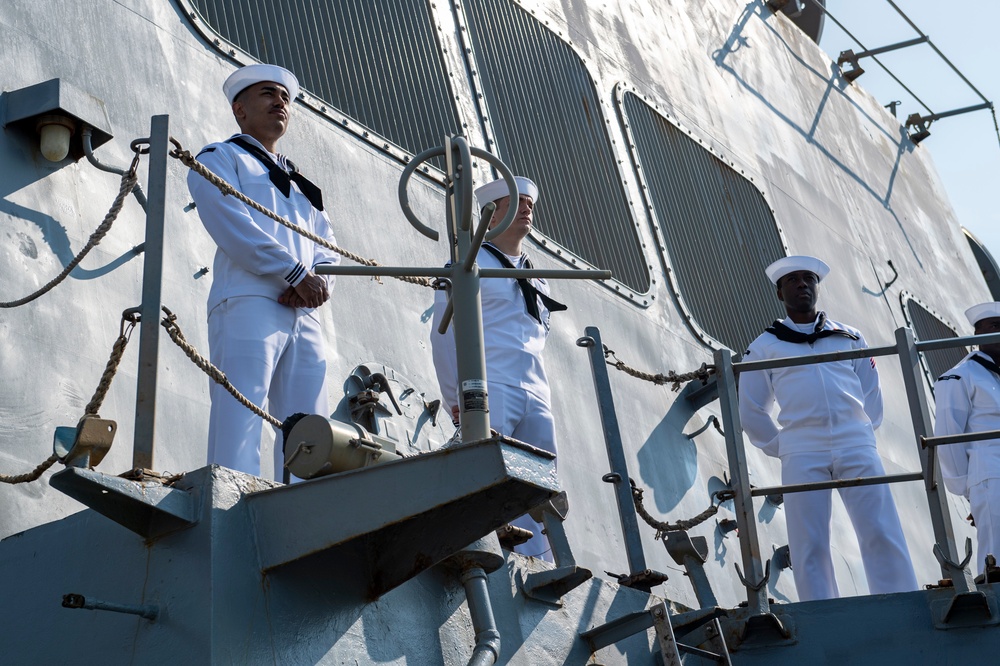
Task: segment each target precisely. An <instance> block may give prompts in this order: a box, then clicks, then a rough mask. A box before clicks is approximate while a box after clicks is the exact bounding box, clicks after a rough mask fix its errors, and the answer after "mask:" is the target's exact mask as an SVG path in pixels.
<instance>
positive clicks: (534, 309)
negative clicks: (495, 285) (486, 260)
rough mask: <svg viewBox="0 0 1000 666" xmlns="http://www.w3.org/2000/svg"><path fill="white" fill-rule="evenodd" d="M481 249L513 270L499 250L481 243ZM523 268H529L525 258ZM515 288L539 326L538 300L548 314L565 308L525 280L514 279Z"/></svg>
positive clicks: (528, 262)
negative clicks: (540, 300) (518, 290)
mask: <svg viewBox="0 0 1000 666" xmlns="http://www.w3.org/2000/svg"><path fill="white" fill-rule="evenodd" d="M483 249H484V250H486V251H487V252H489V253H490V254H492V255H493V256H494V257H496V260H497V261H499V262H500V265H501V266H503V267H504V268H515V266H514V264H512V263H511V262H510V257H508V256H507V255H506V254H504V253H503V252H502V251H501V250H500V248H498V247H495V246H493V245H490V244H489V243H483ZM524 266H525V268H531V260H530V259H528V258H527V257H525V258H524ZM516 279H517V286H518V287H520V288H521V295H523V296H524V309H525V310H527V311H528V314H529V315H531V316H532V318H534V320H535V321H537V322H538V323H539V324H541V323H542V318H541V316H540V315H539V312H538V299H542V305H544V306H545V307H546V308H548V310H549V312H561V311H563V310H565V309H567V308H566V306H565V305H563V304H562V303H560V302H559V301H557V300H555V299H554V298H550V297H549V296H547V295H545V294H543V293H542V292H540V291H538V288H537V287H535V285H533V284H531V281H530V280H528V279H526V278H516Z"/></svg>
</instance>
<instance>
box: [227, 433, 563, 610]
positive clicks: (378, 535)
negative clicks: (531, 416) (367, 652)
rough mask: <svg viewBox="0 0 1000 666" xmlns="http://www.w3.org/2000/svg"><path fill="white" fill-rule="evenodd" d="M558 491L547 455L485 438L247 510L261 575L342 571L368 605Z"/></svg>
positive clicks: (255, 501) (260, 496) (266, 499)
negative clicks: (349, 572)
mask: <svg viewBox="0 0 1000 666" xmlns="http://www.w3.org/2000/svg"><path fill="white" fill-rule="evenodd" d="M558 489H559V487H558V483H557V481H556V477H555V456H553V455H552V454H550V453H548V452H547V451H542V450H541V449H536V448H534V447H532V446H529V445H526V444H523V443H521V442H516V441H514V440H511V439H508V438H505V437H491V438H489V439H485V440H481V441H478V442H470V443H468V444H462V445H458V446H454V447H449V448H445V449H440V450H438V451H435V452H432V453H425V454H422V455H419V456H414V457H409V458H404V459H402V460H398V461H395V462H391V463H386V464H384V465H379V466H376V467H368V468H364V469H359V470H352V471H349V472H343V473H341V474H333V475H330V476H325V477H322V478H318V479H314V480H312V481H307V482H304V483H297V484H293V485H290V486H283V487H280V488H274V489H271V490H266V491H262V492H258V493H254V494H251V495H248V496H247V498H246V501H247V504H248V505H249V508H250V514H251V516H252V520H253V528H254V530H255V532H256V543H257V548H258V557H259V565H260V569H261V571H263V572H265V573H268V574H270V573H271V572H274V573H275V574H278V573H279V572H280V571H282V570H284V568H286V567H293V568H294V569H295V571H297V572H303V573H309V574H312V573H315V574H316V575H326V574H325V572H326V571H328V570H329V568H330V567H347V568H349V569H350V570H353V571H354V572H355V575H353V576H347V577H345V578H350V579H351V581H350V584H351V585H353V586H354V587H353V588H352V589H350V590H345V592H346V593H348V594H354V593H356V594H358V595H360V596H363V597H364V598H366V599H377V598H378V597H380V596H381V595H383V594H385V593H386V592H388V591H390V590H392V589H393V588H395V587H397V586H398V585H401V584H402V583H404V582H406V581H407V580H409V579H410V578H412V577H414V576H416V575H417V574H419V573H420V572H422V571H424V570H426V569H428V568H430V567H432V566H433V565H435V564H436V563H438V562H441V561H442V560H444V559H445V558H447V557H448V556H450V555H452V554H454V553H456V552H458V551H459V550H461V549H462V548H464V547H465V546H467V545H468V544H469V543H470V542H472V541H474V540H476V539H479V538H481V537H483V535H486V534H490V533H492V532H493V531H494V530H496V529H497V528H498V527H500V526H501V525H504V524H505V523H508V522H510V521H511V520H513V519H514V518H517V517H518V516H521V515H523V514H524V513H526V512H527V511H528V509H530V508H531V507H534V506H537V505H538V504H540V503H542V502H544V501H546V500H547V499H549V498H550V497H552V496H553V495H554V494H555V493H556V492H557V491H558ZM304 509H305V510H304ZM275 535H281V537H280V538H276V537H275Z"/></svg>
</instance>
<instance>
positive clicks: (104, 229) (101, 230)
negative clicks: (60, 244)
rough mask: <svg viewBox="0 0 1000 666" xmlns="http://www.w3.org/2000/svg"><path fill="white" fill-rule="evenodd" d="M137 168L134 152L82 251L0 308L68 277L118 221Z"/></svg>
mask: <svg viewBox="0 0 1000 666" xmlns="http://www.w3.org/2000/svg"><path fill="white" fill-rule="evenodd" d="M138 166H139V152H138V151H136V154H135V157H134V158H133V159H132V166H131V167H129V170H128V171H126V172H125V173H124V174H122V182H121V187H120V188H119V190H118V196H117V197H115V200H114V203H112V204H111V208H110V210H108V214H107V215H105V216H104V220H103V221H102V222H101V223H100V224H99V225H98V227H97V229H95V230H94V232H93V233H92V234H90V239H89V240H88V241H87V244H86V245H85V246H84V247H83V249H82V250H80V251H79V252H78V253H77V255H76V256H75V257H73V260H72V261H70V262H69V263H68V264H66V267H65V268H64V269H63V270H62V272H61V273H59V275H57V276H56V277H54V278H52V279H51V280H50V281H49V282H48V283H47V284H45V285H44V286H42V287H41V288H40V289H38V290H37V291H36V292H34V293H33V294H29V295H27V296H25V297H24V298H19V299H17V300H16V301H2V302H0V308H16V307H20V306H22V305H24V304H26V303H30V302H31V301H33V300H35V299H36V298H38V297H40V296H43V295H44V294H47V293H48V292H50V291H52V289H54V288H55V287H56V285H58V284H59V283H60V282H62V281H63V280H65V279H66V278H67V277H68V276H69V274H70V273H72V272H73V269H74V268H76V267H77V265H79V263H80V262H81V261H83V258H84V257H86V256H87V255H88V254H89V253H90V251H91V250H93V249H94V248H95V247H96V246H97V244H98V243H100V242H101V241H102V240H103V239H104V237H105V236H106V235H107V233H108V231H110V230H111V225H112V224H114V223H115V220H117V219H118V214H119V213H120V212H121V210H122V207H123V206H124V205H125V199H126V198H127V197H128V195H129V194H130V193H131V192H132V189H133V188H134V187H135V185H136V183H137V182H138V178H137V176H136V168H137V167H138Z"/></svg>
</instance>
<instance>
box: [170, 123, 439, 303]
mask: <svg viewBox="0 0 1000 666" xmlns="http://www.w3.org/2000/svg"><path fill="white" fill-rule="evenodd" d="M170 142H171V143H172V144H173V145H174V149H173V150H171V151H170V153H169V154H170V156H171V157H173V158H175V159H177V160H179V161H180V162H181V163H182V164H184V165H185V166H186V167H188V168H189V169H191V170H192V171H194V172H195V173H197V174H198V175H200V176H201V177H202V178H204V179H205V180H207V181H208V182H210V183H212V184H213V185H215V187H217V188H218V189H219V191H220V192H222V194H223V195H226V196H233V197H236V198H237V199H238V200H239V201H242V202H243V203H244V204H246V205H247V206H250V207H251V208H253V209H254V210H256V211H257V212H259V213H261V214H263V215H266V216H268V217H269V218H271V219H272V220H274V221H275V222H277V223H278V224H280V225H282V226H284V227H287V228H288V229H291V230H292V231H294V232H295V233H297V234H300V235H301V236H303V237H305V238H308V239H309V240H311V241H312V242H314V243H316V244H317V245H322V246H323V247H325V248H327V249H329V250H332V251H333V252H336V253H337V254H339V255H341V256H342V257H346V258H348V259H350V260H351V261H354V262H357V263H359V264H361V265H362V266H373V267H375V266H381V264H380V263H379V262H377V261H375V260H374V259H368V258H366V257H362V256H361V255H358V254H355V253H353V252H351V251H349V250H345V249H344V248H342V247H338V246H337V245H334V244H333V243H331V242H330V241H328V240H326V239H325V238H323V237H322V236H317V235H316V234H314V233H312V232H311V231H309V230H307V229H303V228H302V227H300V226H298V225H296V224H292V223H291V222H289V221H288V220H286V219H285V218H283V217H281V216H280V215H278V214H277V213H275V212H274V211H272V210H270V209H268V208H266V207H264V206H262V205H260V204H259V203H257V202H256V201H254V200H253V199H251V198H250V197H248V196H246V195H245V194H243V193H242V192H240V191H239V190H237V189H236V188H234V187H233V186H232V185H230V184H229V183H228V182H227V181H226V180H224V179H222V178H220V177H219V176H217V175H215V174H214V173H213V172H212V171H211V170H210V169H209V168H208V167H206V166H205V165H204V164H202V163H201V162H199V161H198V160H197V159H195V157H194V156H193V155H191V152H190V151H188V150H185V149H184V147H183V146H181V144H180V142H179V141H177V139H174V138H173V137H171V138H170ZM392 277H394V278H396V279H397V280H400V281H402V282H409V283H410V284H415V285H419V286H422V287H430V288H431V289H433V288H434V281H433V280H431V278H427V277H416V276H410V275H394V276H392Z"/></svg>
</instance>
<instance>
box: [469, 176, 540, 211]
mask: <svg viewBox="0 0 1000 666" xmlns="http://www.w3.org/2000/svg"><path fill="white" fill-rule="evenodd" d="M514 180H515V181H517V192H518V194H524V195H526V196H529V197H531V200H532V201H534V202H535V203H538V185H535V183H534V181H532V180H531V179H530V178H525V177H524V176H514ZM506 196H510V188H508V187H507V181H506V180H504V179H503V178H501V179H499V180H494V181H493V182H492V183H486V184H485V185H483V186H482V187H478V188H476V199H478V200H479V206H480V207H483V206H485V205H486V204H488V203H491V202H493V201H496V200H497V199H503V198H504V197H506Z"/></svg>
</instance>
